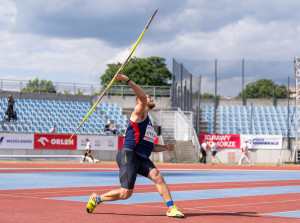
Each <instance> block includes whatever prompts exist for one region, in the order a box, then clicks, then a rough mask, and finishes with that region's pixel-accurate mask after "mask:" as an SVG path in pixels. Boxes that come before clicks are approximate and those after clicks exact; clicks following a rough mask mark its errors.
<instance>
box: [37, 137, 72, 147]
mask: <svg viewBox="0 0 300 223" xmlns="http://www.w3.org/2000/svg"><path fill="white" fill-rule="evenodd" d="M70 137H71V135H55V134H54V135H48V134H35V135H34V149H69V150H75V149H77V135H74V136H73V138H72V139H71V140H70V142H69V143H68V144H67V145H66V143H67V141H68V140H69V138H70Z"/></svg>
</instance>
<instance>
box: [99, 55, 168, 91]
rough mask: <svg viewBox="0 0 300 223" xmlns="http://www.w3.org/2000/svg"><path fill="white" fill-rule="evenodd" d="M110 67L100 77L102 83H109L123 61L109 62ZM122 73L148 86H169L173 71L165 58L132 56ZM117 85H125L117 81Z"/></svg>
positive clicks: (139, 83)
mask: <svg viewBox="0 0 300 223" xmlns="http://www.w3.org/2000/svg"><path fill="white" fill-rule="evenodd" d="M106 66H107V67H108V68H107V69H106V70H105V73H104V74H103V75H102V76H101V77H100V78H101V84H102V85H108V84H109V83H110V81H111V80H112V79H113V77H114V75H115V74H116V72H117V71H118V69H119V68H120V67H121V63H114V64H107V65H106ZM122 73H123V74H125V75H127V76H128V77H129V78H130V79H131V80H133V81H134V82H136V83H137V84H138V85H148V86H167V85H170V84H169V83H168V82H169V80H170V79H171V77H172V74H171V72H170V71H169V70H168V68H167V67H166V64H165V59H164V58H162V57H148V58H137V57H134V58H131V59H130V61H129V62H128V63H127V64H126V66H125V67H124V68H123V70H122ZM114 84H116V85H124V83H123V82H120V81H116V82H114Z"/></svg>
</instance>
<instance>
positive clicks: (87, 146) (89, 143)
mask: <svg viewBox="0 0 300 223" xmlns="http://www.w3.org/2000/svg"><path fill="white" fill-rule="evenodd" d="M85 141H86V147H85V154H84V158H83V161H82V162H84V161H85V159H86V156H89V157H91V159H92V160H93V163H94V158H93V157H92V155H91V147H92V146H91V142H90V140H89V139H86V140H85Z"/></svg>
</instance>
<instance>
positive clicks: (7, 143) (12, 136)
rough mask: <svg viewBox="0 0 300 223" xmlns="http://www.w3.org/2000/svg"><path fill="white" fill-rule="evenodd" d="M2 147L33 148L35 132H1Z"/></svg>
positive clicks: (0, 141) (0, 144) (0, 147)
mask: <svg viewBox="0 0 300 223" xmlns="http://www.w3.org/2000/svg"><path fill="white" fill-rule="evenodd" d="M0 149H33V134H22V133H21V134H19V133H1V132H0Z"/></svg>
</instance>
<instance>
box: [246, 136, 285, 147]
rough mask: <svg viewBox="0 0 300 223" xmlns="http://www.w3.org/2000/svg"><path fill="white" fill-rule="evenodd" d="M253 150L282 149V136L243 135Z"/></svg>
mask: <svg viewBox="0 0 300 223" xmlns="http://www.w3.org/2000/svg"><path fill="white" fill-rule="evenodd" d="M245 139H247V140H248V146H249V148H251V149H282V135H241V141H242V142H244V140H245Z"/></svg>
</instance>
